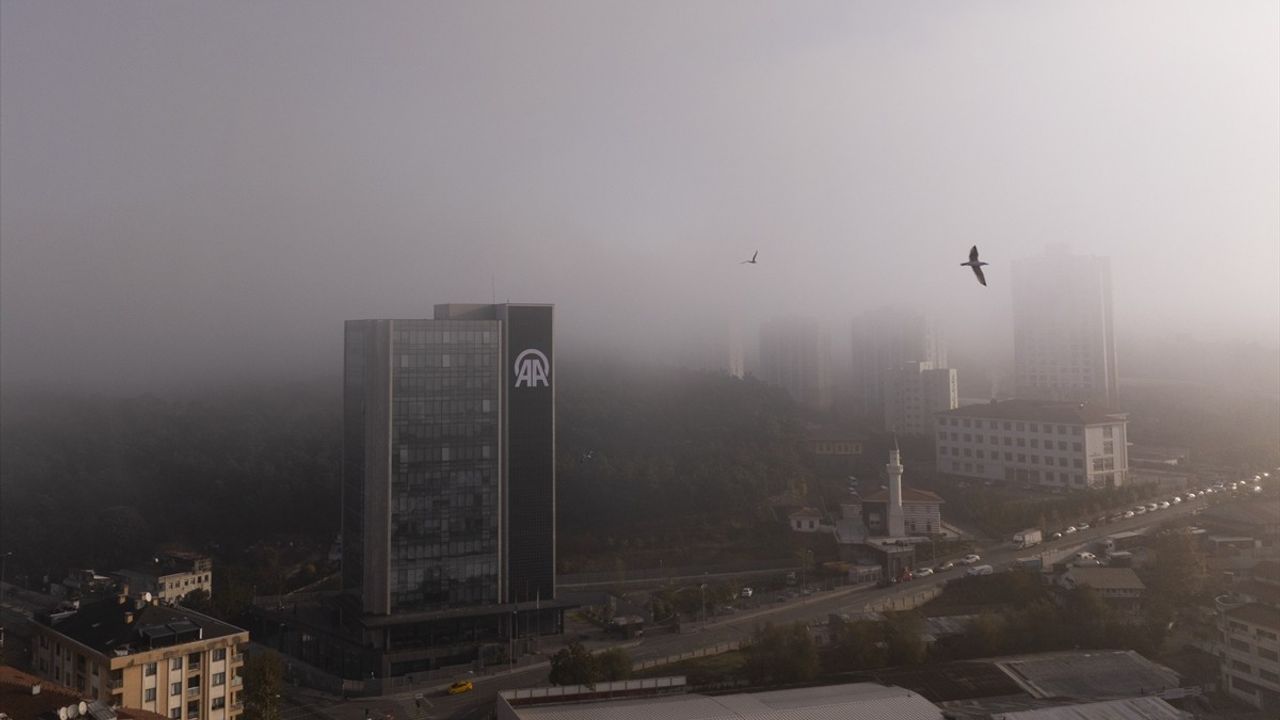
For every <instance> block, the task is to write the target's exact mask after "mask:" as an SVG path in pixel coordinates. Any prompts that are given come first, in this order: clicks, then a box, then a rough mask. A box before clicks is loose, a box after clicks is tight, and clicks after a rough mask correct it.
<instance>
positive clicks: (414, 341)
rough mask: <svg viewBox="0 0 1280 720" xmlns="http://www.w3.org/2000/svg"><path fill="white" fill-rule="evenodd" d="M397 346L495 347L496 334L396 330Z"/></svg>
mask: <svg viewBox="0 0 1280 720" xmlns="http://www.w3.org/2000/svg"><path fill="white" fill-rule="evenodd" d="M395 342H396V345H397V346H404V345H440V344H442V343H443V344H446V345H453V344H458V345H475V344H481V345H496V344H497V342H498V333H496V332H491V331H488V330H399V329H397V330H396V336H395Z"/></svg>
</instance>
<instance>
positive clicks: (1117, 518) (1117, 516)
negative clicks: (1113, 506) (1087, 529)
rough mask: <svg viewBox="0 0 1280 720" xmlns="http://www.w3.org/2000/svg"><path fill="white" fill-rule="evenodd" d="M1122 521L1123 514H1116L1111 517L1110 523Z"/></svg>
mask: <svg viewBox="0 0 1280 720" xmlns="http://www.w3.org/2000/svg"><path fill="white" fill-rule="evenodd" d="M1129 517H1133V515H1129ZM1123 519H1124V513H1116V514H1115V515H1112V516H1111V522H1119V521H1121V520H1123Z"/></svg>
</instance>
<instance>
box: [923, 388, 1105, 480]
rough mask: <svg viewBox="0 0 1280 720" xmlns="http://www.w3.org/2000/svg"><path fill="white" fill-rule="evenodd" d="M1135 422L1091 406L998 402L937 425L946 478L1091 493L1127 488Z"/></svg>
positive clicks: (944, 416) (946, 415)
mask: <svg viewBox="0 0 1280 720" xmlns="http://www.w3.org/2000/svg"><path fill="white" fill-rule="evenodd" d="M1127 427H1128V416H1127V415H1126V414H1124V413H1119V412H1113V411H1111V410H1108V409H1106V408H1102V407H1098V406H1094V405H1090V404H1088V403H1077V402H1058V401H1046V400H1021V399H1018V400H1006V401H1003V402H996V401H992V402H991V403H988V404H983V405H967V406H965V407H962V408H957V409H955V410H949V411H947V412H943V413H939V414H938V415H937V416H936V417H935V418H934V431H935V438H936V439H935V442H934V445H935V448H936V452H937V455H936V457H937V469H938V471H939V472H944V473H950V474H952V475H961V476H965V477H971V478H975V479H980V480H998V481H1004V482H1010V483H1021V484H1030V485H1040V486H1044V487H1051V488H1066V489H1071V490H1087V489H1092V488H1105V487H1120V486H1123V485H1125V484H1126V483H1127V482H1128V474H1129V459H1128V443H1127Z"/></svg>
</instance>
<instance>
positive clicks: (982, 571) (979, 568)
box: [964, 565, 995, 577]
mask: <svg viewBox="0 0 1280 720" xmlns="http://www.w3.org/2000/svg"><path fill="white" fill-rule="evenodd" d="M994 572H995V568H993V567H991V566H990V565H974V566H973V567H971V568H969V569H968V570H965V571H964V574H965V576H966V577H974V576H976V575H991V574H992V573H994Z"/></svg>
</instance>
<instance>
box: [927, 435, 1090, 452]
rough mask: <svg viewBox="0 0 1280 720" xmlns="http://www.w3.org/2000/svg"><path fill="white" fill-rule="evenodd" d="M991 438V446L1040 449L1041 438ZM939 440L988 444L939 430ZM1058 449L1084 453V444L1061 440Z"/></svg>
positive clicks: (979, 437) (1048, 446) (1047, 447)
mask: <svg viewBox="0 0 1280 720" xmlns="http://www.w3.org/2000/svg"><path fill="white" fill-rule="evenodd" d="M990 438H991V444H992V445H993V446H997V447H998V446H999V445H1000V444H1001V441H1003V443H1004V445H1005V446H1006V447H1013V446H1017V447H1027V446H1028V445H1030V447H1031V449H1033V450H1039V449H1040V438H1030V439H1027V438H1023V437H1016V438H1015V437H1010V436H1005V437H1003V438H1001V437H1000V436H998V435H991V436H990ZM938 439H939V440H943V441H946V440H950V441H951V442H960V441H961V439H963V440H964V442H971V443H977V444H979V445H982V444H984V443H985V442H986V440H987V436H984V435H974V434H971V433H956V432H950V433H949V432H946V431H945V430H939V431H938ZM1105 445H1106V446H1108V447H1110V446H1111V443H1105ZM1056 447H1057V449H1058V450H1059V451H1061V452H1067V451H1068V449H1070V450H1073V451H1075V452H1084V443H1081V442H1071V443H1068V442H1067V441H1066V440H1059V441H1058V442H1057V445H1056ZM1054 448H1055V445H1054V441H1052V440H1045V441H1044V449H1045V450H1053V449H1054ZM1107 452H1108V453H1110V452H1111V451H1110V450H1107Z"/></svg>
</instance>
